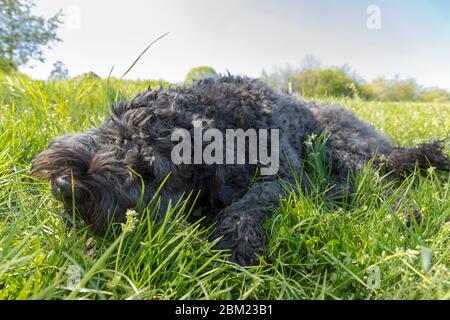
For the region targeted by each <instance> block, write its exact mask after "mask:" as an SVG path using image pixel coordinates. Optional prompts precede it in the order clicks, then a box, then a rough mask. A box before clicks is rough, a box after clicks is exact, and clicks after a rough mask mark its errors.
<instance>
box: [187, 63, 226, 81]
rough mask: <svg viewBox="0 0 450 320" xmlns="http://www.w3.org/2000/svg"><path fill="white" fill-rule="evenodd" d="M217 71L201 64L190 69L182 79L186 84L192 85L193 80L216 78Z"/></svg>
mask: <svg viewBox="0 0 450 320" xmlns="http://www.w3.org/2000/svg"><path fill="white" fill-rule="evenodd" d="M217 76H218V75H217V72H216V70H214V68H212V67H207V66H201V67H196V68H193V69H191V71H189V72H188V74H187V75H186V79H185V80H184V82H185V84H186V85H192V83H193V82H194V81H195V80H200V79H207V78H216V77H217Z"/></svg>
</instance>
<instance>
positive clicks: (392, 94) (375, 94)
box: [362, 78, 419, 101]
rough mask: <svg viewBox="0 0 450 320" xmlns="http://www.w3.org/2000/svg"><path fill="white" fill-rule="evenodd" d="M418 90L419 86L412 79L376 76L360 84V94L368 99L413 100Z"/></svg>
mask: <svg viewBox="0 0 450 320" xmlns="http://www.w3.org/2000/svg"><path fill="white" fill-rule="evenodd" d="M418 92H419V88H418V86H417V84H416V82H415V80H414V79H406V80H399V79H394V80H386V79H384V78H378V79H375V80H373V81H372V82H371V83H367V84H364V85H363V86H362V95H363V96H364V97H365V98H366V99H368V100H378V101H414V100H416V98H417V95H418Z"/></svg>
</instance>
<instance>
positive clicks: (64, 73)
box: [48, 61, 69, 80]
mask: <svg viewBox="0 0 450 320" xmlns="http://www.w3.org/2000/svg"><path fill="white" fill-rule="evenodd" d="M48 78H49V80H65V79H68V78H69V70H67V68H66V66H65V65H64V63H62V62H61V61H56V62H55V63H54V64H53V70H52V72H50V76H49V77H48Z"/></svg>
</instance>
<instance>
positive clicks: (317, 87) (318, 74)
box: [293, 69, 360, 97]
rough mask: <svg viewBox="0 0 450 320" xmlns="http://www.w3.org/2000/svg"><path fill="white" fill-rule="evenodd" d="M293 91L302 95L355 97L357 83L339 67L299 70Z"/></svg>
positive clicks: (357, 89)
mask: <svg viewBox="0 0 450 320" xmlns="http://www.w3.org/2000/svg"><path fill="white" fill-rule="evenodd" d="M293 88H294V90H295V91H297V92H298V93H300V94H301V95H302V96H304V97H315V96H332V97H355V96H357V95H358V93H359V91H360V89H359V84H358V83H356V81H354V80H353V79H352V78H350V77H349V76H348V75H346V74H345V73H344V72H343V71H342V70H340V69H308V70H303V71H301V72H300V73H299V74H298V75H297V76H296V77H295V78H294V83H293Z"/></svg>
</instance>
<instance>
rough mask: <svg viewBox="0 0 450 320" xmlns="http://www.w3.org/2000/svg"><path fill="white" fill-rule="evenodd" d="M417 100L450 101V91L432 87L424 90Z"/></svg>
mask: <svg viewBox="0 0 450 320" xmlns="http://www.w3.org/2000/svg"><path fill="white" fill-rule="evenodd" d="M417 100H418V101H422V102H447V101H450V92H448V91H446V90H444V89H439V88H431V89H428V90H425V91H422V92H421V93H420V94H419V96H418V97H417Z"/></svg>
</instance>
